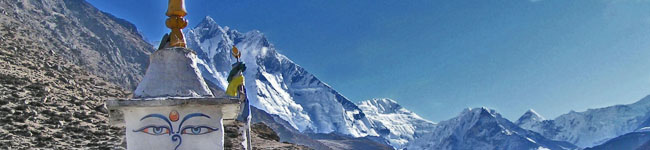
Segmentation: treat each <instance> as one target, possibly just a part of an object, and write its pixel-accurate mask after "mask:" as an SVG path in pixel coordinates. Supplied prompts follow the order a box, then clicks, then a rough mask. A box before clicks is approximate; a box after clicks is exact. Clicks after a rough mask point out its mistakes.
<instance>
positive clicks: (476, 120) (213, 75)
mask: <svg viewBox="0 0 650 150" xmlns="http://www.w3.org/2000/svg"><path fill="white" fill-rule="evenodd" d="M186 36H187V40H188V46H189V47H190V48H192V49H194V50H195V51H197V53H198V54H199V58H201V59H202V60H203V62H202V67H201V68H202V73H203V76H204V77H205V78H206V80H208V81H210V82H212V83H214V85H216V86H217V88H221V89H223V88H224V87H225V86H226V85H227V82H226V81H225V76H226V74H227V72H228V71H229V70H230V64H232V63H234V62H235V60H234V59H233V58H232V57H231V56H230V52H229V50H230V49H231V48H232V46H233V45H236V46H237V47H238V48H239V49H242V51H243V52H244V54H243V56H244V57H243V58H242V61H243V62H245V63H246V64H247V66H249V68H248V70H247V71H246V72H245V74H246V78H247V79H248V80H247V83H246V86H247V89H249V98H250V99H251V100H252V104H253V106H255V107H257V108H259V109H260V110H261V112H263V113H268V114H270V115H273V116H276V120H277V118H279V119H281V120H283V121H286V123H284V124H285V125H283V128H292V129H295V132H292V134H304V135H307V136H312V135H314V134H324V133H328V134H330V133H334V134H338V135H345V136H350V137H366V136H368V137H377V138H371V139H372V140H374V141H376V142H378V143H383V144H386V145H390V146H391V147H393V148H395V149H431V148H433V149H474V148H472V147H477V146H480V147H484V148H485V149H579V148H580V147H582V148H584V147H590V146H596V145H598V144H600V143H603V142H605V141H606V140H608V139H611V138H614V137H616V136H620V135H623V134H625V133H629V132H632V131H634V130H635V129H637V128H639V126H641V124H642V123H643V121H645V119H647V117H646V116H645V114H646V113H648V112H650V111H648V110H647V109H644V108H648V107H646V106H645V105H644V102H643V101H640V102H638V103H635V104H630V105H629V106H628V105H621V106H613V107H614V108H609V107H608V108H602V110H609V111H594V110H589V111H587V112H582V113H577V112H571V113H569V114H565V115H562V116H560V117H558V118H556V119H554V120H546V119H545V118H543V117H541V115H539V114H537V113H536V112H534V111H533V110H529V111H528V112H526V113H525V114H524V115H523V116H522V117H521V118H520V119H519V120H517V121H516V122H515V123H513V122H511V121H509V120H507V119H505V118H502V117H501V116H500V115H499V114H498V113H496V112H495V111H494V110H489V109H487V108H474V109H468V110H465V111H463V112H462V113H461V114H460V115H459V116H457V117H455V118H452V119H450V120H447V121H443V122H441V123H438V124H436V123H434V122H431V121H427V120H425V119H423V118H421V117H419V116H418V115H417V114H415V113H413V112H410V111H409V110H407V109H406V108H403V107H401V106H400V105H399V104H397V102H396V101H394V100H390V99H373V100H367V101H362V102H359V103H356V104H354V103H352V102H350V100H348V99H347V98H345V97H344V96H342V95H341V94H340V93H338V92H336V91H335V90H334V89H332V88H331V87H330V86H328V85H327V84H325V83H324V82H323V81H321V80H319V79H318V78H317V77H315V76H314V75H313V74H310V73H309V72H308V71H307V70H305V69H304V68H302V67H300V66H299V65H297V64H295V63H294V62H293V61H291V60H290V59H289V58H287V57H286V56H284V55H282V54H279V53H278V52H277V51H276V49H275V47H274V46H273V45H272V44H271V43H269V42H268V40H267V39H266V37H265V36H264V35H263V34H262V33H261V32H260V31H250V32H246V33H241V32H239V31H236V30H233V29H230V28H229V27H222V26H219V25H218V24H217V23H216V22H215V21H214V20H213V19H212V18H210V17H206V18H205V19H204V20H203V21H201V23H199V24H198V25H197V26H196V27H194V28H191V29H190V30H187V31H186ZM628 108H629V110H627V109H628ZM610 109H611V110H610ZM598 110H601V109H598ZM598 112H600V113H598ZM569 118H571V119H569ZM577 118H582V121H575V120H576V119H577ZM587 118H591V119H587ZM571 120H574V121H573V122H572V123H574V125H586V126H593V127H591V129H592V130H595V131H598V132H595V131H590V130H589V127H584V126H582V127H581V126H572V125H571V124H570V123H569V124H567V123H566V122H571ZM603 121H609V122H610V123H611V124H609V125H599V126H596V125H594V124H597V123H601V122H603ZM621 121H622V122H626V123H620V122H621ZM648 123H650V122H648ZM589 124H592V125H589ZM488 133H489V134H488ZM288 141H291V140H288ZM294 141H295V140H294Z"/></svg>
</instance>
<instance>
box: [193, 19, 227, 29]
mask: <svg viewBox="0 0 650 150" xmlns="http://www.w3.org/2000/svg"><path fill="white" fill-rule="evenodd" d="M194 28H206V29H218V28H221V26H219V24H217V22H216V21H214V19H212V17H210V16H205V18H203V20H201V22H200V23H199V24H198V25H196V27H194Z"/></svg>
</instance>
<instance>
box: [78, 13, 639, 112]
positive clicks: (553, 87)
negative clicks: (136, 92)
mask: <svg viewBox="0 0 650 150" xmlns="http://www.w3.org/2000/svg"><path fill="white" fill-rule="evenodd" d="M89 2H90V3H91V4H93V5H95V6H96V7H98V8H99V9H101V10H103V11H106V12H109V13H111V14H114V15H115V16H117V17H120V18H125V19H126V20H128V21H130V22H133V23H134V24H136V26H137V27H138V29H139V30H140V31H141V32H142V33H143V34H144V36H145V37H146V38H147V39H148V40H150V41H155V40H158V39H160V37H161V36H162V35H163V34H164V33H166V32H168V29H167V28H166V27H165V26H164V24H163V23H164V20H165V19H166V16H164V14H163V13H164V12H165V10H166V6H167V1H163V0H138V1H129V0H112V1H106V0H89ZM186 3H187V4H186V7H187V9H188V12H189V15H188V20H189V21H190V25H189V27H193V26H195V25H196V24H198V22H199V21H201V19H202V18H203V17H204V16H206V15H208V16H211V17H212V18H214V19H215V20H216V21H217V23H219V24H220V25H222V26H229V27H231V28H233V29H237V30H239V31H243V32H246V31H249V30H253V29H257V30H260V31H262V32H263V33H265V35H266V36H267V37H268V39H269V40H270V41H271V42H272V43H273V44H274V45H275V46H276V48H277V49H279V51H280V52H281V53H282V54H284V55H286V56H287V57H289V58H290V59H292V60H294V61H295V62H296V63H298V64H299V65H301V66H302V67H304V68H306V69H307V70H308V71H310V72H311V73H313V74H315V75H316V76H317V77H319V78H320V79H321V80H323V81H324V82H326V83H328V84H329V85H331V86H332V87H334V88H335V89H336V90H338V91H339V92H341V93H342V94H343V95H345V96H346V97H348V98H350V99H351V100H352V101H355V102H356V101H361V100H365V99H370V98H378V97H388V98H392V99H395V100H397V101H398V102H399V103H400V104H401V105H402V106H404V107H406V108H407V109H410V110H412V111H414V112H416V113H417V114H419V115H420V116H422V117H424V118H427V119H430V120H433V121H436V122H437V121H441V120H446V119H449V118H451V117H453V116H456V115H457V114H458V113H459V112H460V111H461V110H462V109H463V108H468V107H480V106H487V107H490V108H494V109H496V110H497V111H498V112H500V113H501V114H503V115H504V116H505V117H507V118H509V119H512V120H513V121H514V120H516V119H517V118H518V117H519V116H520V115H521V114H523V113H524V112H525V111H526V110H528V109H531V108H532V109H535V110H536V111H537V112H539V113H540V114H541V115H543V116H545V117H546V118H554V117H556V116H558V115H560V114H564V113H567V112H569V111H571V110H575V111H584V110H586V109H588V108H598V107H604V106H611V105H615V104H628V103H633V102H635V101H637V100H639V99H641V98H642V97H645V96H646V95H648V94H650V86H649V84H650V1H645V0H570V1H567V0H536V1H528V0H455V1H433V0H408V1H404V0H381V1H377V0H355V1H349V0H295V1H289V0H256V1H253V0H219V1H214V0H188V1H187V2H186Z"/></svg>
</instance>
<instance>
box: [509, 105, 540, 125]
mask: <svg viewBox="0 0 650 150" xmlns="http://www.w3.org/2000/svg"><path fill="white" fill-rule="evenodd" d="M543 120H546V119H544V117H542V116H541V115H539V114H538V113H537V112H535V110H533V109H529V110H528V111H526V113H524V115H521V117H519V119H518V120H517V122H516V124H517V125H520V124H523V123H528V122H541V121H543Z"/></svg>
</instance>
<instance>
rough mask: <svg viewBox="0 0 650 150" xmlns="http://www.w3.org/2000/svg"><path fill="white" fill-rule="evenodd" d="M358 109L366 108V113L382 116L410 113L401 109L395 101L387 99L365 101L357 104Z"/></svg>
mask: <svg viewBox="0 0 650 150" xmlns="http://www.w3.org/2000/svg"><path fill="white" fill-rule="evenodd" d="M358 105H359V107H366V109H367V110H368V111H373V112H377V113H382V114H390V113H397V112H400V113H411V112H410V111H408V110H406V109H403V108H402V106H400V105H399V104H397V102H396V101H395V100H392V99H388V98H381V99H372V100H366V101H362V102H359V103H358Z"/></svg>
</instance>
